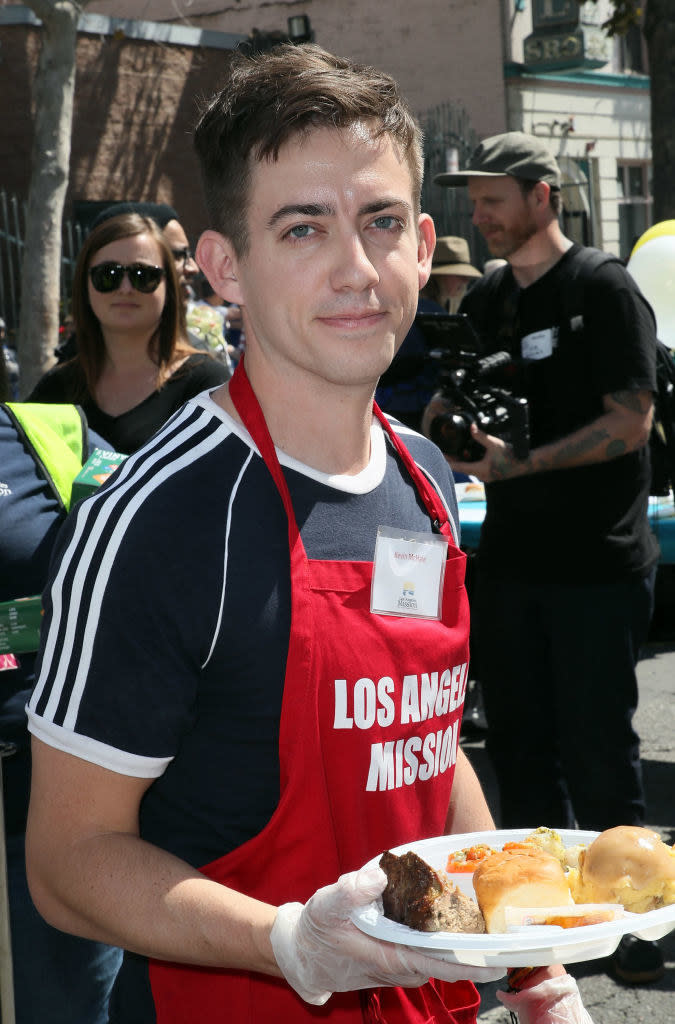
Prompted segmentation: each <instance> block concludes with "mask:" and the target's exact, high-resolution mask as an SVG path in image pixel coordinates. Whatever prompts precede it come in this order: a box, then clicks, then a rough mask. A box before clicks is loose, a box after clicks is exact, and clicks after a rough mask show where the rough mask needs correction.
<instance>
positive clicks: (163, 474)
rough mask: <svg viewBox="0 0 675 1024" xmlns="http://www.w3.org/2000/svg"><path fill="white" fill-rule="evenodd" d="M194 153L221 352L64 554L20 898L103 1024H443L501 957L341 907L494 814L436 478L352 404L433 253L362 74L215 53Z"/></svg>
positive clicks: (434, 455) (402, 115)
mask: <svg viewBox="0 0 675 1024" xmlns="http://www.w3.org/2000/svg"><path fill="white" fill-rule="evenodd" d="M196 145H197V150H198V154H199V157H200V160H201V164H202V170H203V175H204V181H205V186H206V195H207V204H208V207H209V211H210V216H211V219H212V222H213V224H214V226H215V229H214V230H209V231H206V232H205V233H204V234H203V235H202V237H201V239H200V242H199V245H198V249H197V257H198V261H199V264H200V266H201V268H202V269H203V271H204V272H205V274H206V275H207V277H208V279H209V281H210V282H211V284H212V285H213V287H214V289H215V291H216V292H217V293H218V294H219V295H222V296H224V297H225V298H226V299H227V300H228V301H230V302H235V303H236V304H237V305H238V306H240V307H241V309H242V311H243V317H244V324H245V329H246V339H247V344H246V355H245V359H244V360H242V361H241V362H240V363H239V365H238V367H237V371H236V373H235V375H234V377H233V378H232V380H231V381H230V382H229V383H228V385H227V386H226V387H224V388H222V389H219V390H216V391H215V392H212V393H210V394H204V395H201V396H199V397H198V398H196V399H195V400H194V401H192V402H189V403H188V404H187V405H186V406H185V407H184V408H183V410H181V411H180V412H179V413H178V414H177V415H176V416H175V417H174V419H173V420H172V421H171V422H170V423H168V424H167V425H166V427H165V428H164V429H163V430H162V431H161V432H160V433H159V434H158V435H157V436H156V437H155V438H154V439H153V440H152V442H151V443H149V444H148V445H146V446H145V447H144V448H143V449H141V451H140V452H139V453H137V455H136V456H134V457H132V458H130V459H129V460H128V461H127V463H125V465H124V467H122V469H121V470H119V471H118V474H117V477H116V479H115V481H114V483H112V484H111V485H110V486H108V487H106V488H105V489H104V490H103V492H102V493H101V494H100V495H99V496H98V497H97V498H96V499H95V500H94V501H85V502H84V503H83V504H82V505H80V506H79V508H78V510H77V512H76V515H75V520H74V522H73V526H72V529H70V530H69V531H67V532H66V534H65V535H64V537H63V540H62V544H61V553H60V560H58V561H57V564H56V565H55V568H54V572H53V577H52V583H51V586H50V588H49V591H48V593H47V596H46V628H45V631H44V641H43V648H42V656H41V666H40V674H39V682H38V685H37V687H36V689H35V692H34V694H33V697H32V699H31V703H30V709H29V715H30V723H31V729H32V731H33V733H34V783H33V786H34V788H33V797H32V811H31V821H30V825H29V853H28V862H29V870H30V876H31V883H32V887H33V893H34V897H35V899H36V901H37V903H38V904H39V906H40V907H41V910H42V912H43V913H44V914H45V915H46V916H48V917H49V918H50V920H52V921H53V922H54V923H56V924H57V925H58V926H59V927H61V928H64V929H66V930H72V931H74V932H78V933H80V934H85V935H89V936H92V937H93V936H96V937H99V938H102V939H104V940H106V941H114V942H115V943H117V944H119V945H121V946H123V947H124V948H125V949H126V950H127V953H126V955H125V960H124V964H123V967H122V969H121V971H120V974H119V977H118V981H117V986H116V990H115V993H114V995H113V1003H112V1010H111V1021H113V1022H121V1021H123V1022H124V1024H131V1022H138V1024H140V1022H143V1024H147V1022H151V1021H158V1022H159V1024H179V1022H187V1021H193V1020H195V1019H196V1017H198V1018H199V1020H201V1021H206V1022H220V1021H222V1022H225V1021H228V1022H229V1021H248V1020H251V1021H264V1020H274V1021H276V1022H288V1024H291V1022H294V1024H295V1022H301V1021H305V1020H306V1021H311V1020H326V1021H331V1022H335V1024H351V1022H354V1024H356V1022H361V1021H380V1022H387V1024H416V1022H422V1021H427V1022H437V1024H441V1022H456V1024H460V1022H461V1024H470V1022H472V1021H475V1019H476V1013H477V1008H478V1003H479V1000H478V996H477V993H476V990H475V988H474V986H473V984H472V982H471V980H469V979H472V980H475V981H484V980H489V979H493V978H495V977H496V976H498V975H499V974H500V973H501V972H500V971H497V972H495V971H494V970H492V969H489V968H475V967H466V966H464V965H457V964H451V963H447V962H445V961H443V960H440V959H436V958H434V957H433V956H425V955H424V954H422V953H421V952H419V951H416V950H413V949H410V948H408V947H403V946H395V945H393V944H391V943H386V942H381V941H379V940H376V939H373V938H371V937H369V936H366V935H365V934H363V933H362V932H361V931H359V930H358V929H357V928H356V927H355V926H354V924H353V923H352V921H351V913H352V911H354V910H356V909H357V908H358V907H360V906H363V905H364V904H367V903H370V902H371V901H373V900H376V899H377V898H378V897H379V896H380V894H381V892H382V890H383V888H384V883H385V878H384V875H383V873H382V872H381V871H380V869H379V868H375V869H374V870H370V871H359V870H358V869H359V868H360V866H361V865H363V864H364V863H366V861H368V860H369V859H370V858H372V857H373V856H375V855H377V854H378V853H379V852H381V851H382V850H383V849H385V848H388V847H390V846H396V845H400V844H401V843H404V842H410V841H412V840H414V839H418V838H420V837H424V836H433V835H438V834H442V833H444V832H453V831H454V832H466V831H474V830H477V829H490V828H492V827H493V823H492V818H491V815H490V813H489V810H488V808H487V805H486V803H485V799H484V797H483V794H482V792H481V789H480V786H479V784H478V781H477V779H476V777H475V775H474V774H473V772H472V770H471V768H470V766H469V764H468V762H467V760H466V757H465V756H464V754H463V753H462V751H461V750H460V748H459V745H458V732H459V725H460V720H461V714H462V707H463V700H464V693H465V688H466V678H467V668H468V618H467V616H468V608H467V600H466V594H465V591H464V583H463V581H464V555H463V554H462V552H461V551H460V549H459V547H458V535H457V528H456V523H457V511H456V504H455V499H454V489H453V483H452V477H451V474H450V471H449V470H448V469H447V468H446V463H445V460H444V459H443V457H442V455H441V453H440V452H439V451H438V450H437V449H436V448H434V446H433V445H431V444H429V443H428V442H427V441H426V440H425V439H424V438H422V437H420V436H419V435H416V434H414V433H412V432H411V431H403V430H402V429H401V428H400V425H398V426H397V425H396V424H394V425H392V424H391V423H390V422H389V421H388V420H387V418H386V417H385V416H383V415H382V414H381V413H380V412H379V410H378V409H377V408H374V407H373V395H374V391H375V387H376V384H377V381H378V378H379V376H380V374H381V373H382V372H383V370H384V369H385V368H386V367H387V366H388V365H389V363H390V362H391V360H392V358H393V356H394V353H395V352H396V349H397V347H398V346H399V345H400V343H401V342H402V340H403V338H404V337H405V335H406V333H407V331H408V329H409V327H410V324H411V322H412V319H413V316H414V313H415V308H416V303H417V295H418V292H419V288H420V286H421V285H422V284H424V282H425V281H426V279H427V277H428V274H429V269H430V263H431V256H432V252H433V248H434V241H435V235H434V227H433V223H432V221H431V219H430V218H429V217H428V216H426V215H424V214H421V213H420V206H419V195H420V185H421V166H422V161H421V146H420V136H419V130H418V128H417V126H416V125H415V122H414V120H413V118H412V117H411V115H410V113H409V111H408V109H407V107H406V106H405V104H404V103H403V101H402V100H401V98H400V96H399V94H398V91H397V88H396V86H395V83H394V82H393V81H392V80H391V79H390V78H389V77H388V76H387V75H384V74H382V73H380V72H378V71H375V70H373V69H368V68H360V67H356V66H354V65H352V64H351V63H350V62H349V61H346V60H343V59H341V58H337V57H332V56H331V55H329V54H326V53H325V52H324V51H322V50H320V49H318V48H316V47H312V46H308V47H294V46H290V45H289V46H286V47H284V48H281V49H276V50H274V51H271V52H269V53H266V54H263V55H258V56H256V57H253V58H252V57H248V56H246V55H244V54H236V55H235V56H234V57H233V59H232V61H231V63H230V65H229V69H228V74H227V81H226V83H225V86H224V88H223V90H222V92H221V93H219V94H218V96H216V97H215V98H214V99H213V100H212V102H211V103H210V104H209V105H208V106H207V107H206V109H205V111H204V113H203V114H202V117H201V119H200V122H199V124H198V126H197V129H196ZM186 523H189V524H190V528H189V529H186V528H185V524H186ZM335 879H338V881H337V882H336V881H335ZM547 973H550V974H551V975H552V974H555V973H559V974H564V972H563V971H562V969H561V968H557V969H556V968H553V969H551V970H550V972H547ZM430 977H433V979H434V980H433V981H431V982H430V981H428V979H429V978H430ZM563 982H564V984H565V985H572V986H573V982H571V979H567V978H566V977H564V978H563ZM551 983H553V984H556V985H558V984H560V983H559V982H558V981H557V980H555V981H553V982H551V981H546V984H551ZM556 998H557V997H556ZM575 998H576V1000H577V1003H578V1007H579V1008H580V1002H579V1001H578V993H576V994H575ZM583 1012H584V1011H583V1010H582V1009H579V1013H580V1014H582V1013H583ZM533 1019H534V1018H533ZM556 1019H557V1018H556ZM565 1019H567V1020H569V1021H572V1020H583V1019H586V1020H587V1018H583V1017H582V1016H578V1017H568V1018H565ZM536 1020H537V1021H551V1020H553V1018H552V1017H551V1016H549V1014H548V1010H545V1011H542V1013H540V1014H539V1015H538V1016H537V1017H536Z"/></svg>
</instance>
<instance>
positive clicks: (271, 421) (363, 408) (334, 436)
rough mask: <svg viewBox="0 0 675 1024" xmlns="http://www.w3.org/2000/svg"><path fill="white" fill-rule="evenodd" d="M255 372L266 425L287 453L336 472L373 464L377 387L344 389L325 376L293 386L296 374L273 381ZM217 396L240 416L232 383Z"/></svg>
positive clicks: (355, 470)
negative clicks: (374, 395) (230, 386)
mask: <svg viewBox="0 0 675 1024" xmlns="http://www.w3.org/2000/svg"><path fill="white" fill-rule="evenodd" d="M251 376H252V377H253V380H252V382H251V383H252V387H253V390H254V391H255V393H256V397H257V398H258V401H259V402H260V405H261V408H262V411H263V415H264V416H265V422H266V424H267V429H268V430H269V432H270V435H271V437H272V440H273V441H274V444H275V445H276V447H277V448H279V449H280V450H281V451H283V452H284V453H285V454H286V455H289V456H290V457H291V458H294V459H297V461H298V462H301V463H303V465H306V466H310V467H311V468H312V469H316V470H319V471H320V472H322V473H328V474H331V475H346V476H355V475H356V474H357V473H360V472H362V471H363V470H364V469H365V468H366V467H367V466H368V463H369V461H370V428H371V424H372V416H373V401H372V399H373V390H374V389H368V388H360V389H356V388H344V389H340V388H336V387H335V386H334V385H330V384H326V383H325V382H321V381H320V380H319V381H313V382H312V384H311V386H308V384H307V382H304V381H303V382H299V386H298V387H294V386H293V381H292V380H286V381H282V380H281V379H279V380H277V381H275V383H274V385H273V386H272V385H270V383H269V382H268V381H267V380H266V379H264V380H261V378H260V375H259V374H251ZM213 398H214V400H215V401H216V402H217V403H218V404H219V405H220V406H221V407H222V408H223V409H225V411H226V412H228V413H230V415H231V416H233V417H234V418H235V419H237V420H241V417H240V416H239V415H238V413H237V411H236V409H235V408H234V404H233V402H232V399H231V398H230V396H229V392H228V390H227V386H225V387H223V388H221V389H220V390H219V391H218V392H216V393H215V394H214V395H213ZM280 398H281V400H279V399H280Z"/></svg>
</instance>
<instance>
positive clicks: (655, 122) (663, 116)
mask: <svg viewBox="0 0 675 1024" xmlns="http://www.w3.org/2000/svg"><path fill="white" fill-rule="evenodd" d="M643 31H644V36H645V40H646V42H647V51H648V53H649V74H650V79H651V106H652V110H651V119H652V125H651V127H652V161H653V169H654V185H653V193H654V223H655V224H658V223H659V222H660V221H662V220H672V219H673V218H675V174H673V167H674V166H675V75H673V68H674V67H675V3H673V0H648V2H647V8H646V12H645V21H644V30H643Z"/></svg>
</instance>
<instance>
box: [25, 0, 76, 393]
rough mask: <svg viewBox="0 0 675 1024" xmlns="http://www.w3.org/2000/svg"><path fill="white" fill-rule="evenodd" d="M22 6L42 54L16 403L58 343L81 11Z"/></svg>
mask: <svg viewBox="0 0 675 1024" xmlns="http://www.w3.org/2000/svg"><path fill="white" fill-rule="evenodd" d="M28 6H30V7H31V8H32V10H34V11H35V13H36V14H37V16H38V17H39V18H40V20H41V21H42V30H41V31H42V49H41V52H40V61H39V64H38V69H37V73H36V78H35V134H34V139H33V155H32V172H31V180H30V190H29V195H28V214H27V221H26V238H25V249H24V255H23V263H22V271H21V318H20V323H19V332H18V339H17V355H18V359H19V368H20V391H21V395H22V397H25V396H26V395H27V394H28V393H29V392H30V391H31V389H32V388H33V385H34V384H35V382H36V381H37V380H38V379H39V378H40V377H41V376H42V374H43V373H44V372H45V370H47V369H48V368H49V366H50V365H51V364H52V363H53V352H54V348H55V347H56V344H57V342H58V333H59V299H60V279H61V223H62V218H63V207H64V203H65V197H66V190H67V187H68V174H69V165H70V138H71V129H72V118H73V94H74V86H75V48H76V43H77V23H78V18H79V15H80V12H81V9H82V6H83V5H82V4H78V3H75V2H72V0H34V2H32V3H29V4H28Z"/></svg>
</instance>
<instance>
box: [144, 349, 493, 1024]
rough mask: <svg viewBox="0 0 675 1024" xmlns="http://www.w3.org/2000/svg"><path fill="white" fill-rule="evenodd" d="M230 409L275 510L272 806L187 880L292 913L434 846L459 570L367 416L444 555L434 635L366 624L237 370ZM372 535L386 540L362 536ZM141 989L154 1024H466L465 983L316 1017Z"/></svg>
mask: <svg viewBox="0 0 675 1024" xmlns="http://www.w3.org/2000/svg"><path fill="white" fill-rule="evenodd" d="M230 395H231V397H232V400H233V402H234V404H235V406H236V408H237V411H238V412H239V415H240V416H241V418H242V420H243V422H244V424H245V425H246V427H247V429H248V430H249V432H250V434H251V436H252V438H253V440H254V441H255V443H256V445H257V447H258V450H259V451H260V454H261V455H262V457H263V459H264V460H265V463H266V465H267V467H268V469H269V471H270V473H271V474H272V477H273V478H274V481H275V483H276V485H277V488H278V489H279V493H280V495H281V497H282V499H283V502H284V506H285V508H286V513H287V516H288V537H289V545H290V553H291V595H292V596H291V605H292V612H291V633H290V641H289V650H288V660H287V666H286V676H285V681H284V693H283V702H282V712H281V722H280V732H279V763H280V778H281V791H280V797H279V803H278V806H277V808H276V811H275V813H274V814H273V816H272V818H271V819H270V821H269V823H268V824H267V826H266V827H265V828H264V829H263V831H262V832H261V833H260V834H259V835H257V836H255V837H253V838H252V839H250V840H249V841H248V842H246V843H244V844H243V846H241V847H238V848H237V849H235V850H232V851H231V852H230V853H228V854H226V855H225V856H224V857H221V858H220V859H219V860H216V861H214V862H213V863H211V864H208V865H207V866H206V867H204V868H202V869H201V870H202V872H203V873H204V874H205V875H206V876H207V877H209V878H212V879H215V880H216V881H218V882H220V883H222V884H223V885H228V886H230V887H231V888H233V889H236V890H238V891H240V892H245V893H247V894H248V895H250V896H252V897H255V898H256V899H259V900H264V901H267V902H269V903H273V904H275V905H279V904H281V903H287V902H291V901H300V902H303V903H304V902H306V901H307V900H308V899H309V897H310V896H311V895H312V894H313V893H314V892H315V891H316V890H317V889H318V888H320V887H321V886H324V885H328V884H331V883H332V882H334V881H335V880H336V879H337V878H338V876H339V875H340V874H342V873H344V872H346V871H352V870H355V869H357V868H359V867H361V866H362V865H363V864H364V863H365V862H366V861H367V860H369V859H370V858H371V857H374V856H376V855H377V854H378V853H379V852H380V851H382V850H384V849H388V848H390V847H394V846H397V845H400V844H401V843H404V842H409V841H411V840H414V839H421V838H425V837H428V836H434V835H442V833H443V831H444V827H445V818H446V813H447V809H448V800H449V795H450V788H451V784H452V777H453V774H454V765H455V760H456V757H457V749H458V737H459V727H460V722H461V716H462V709H463V701H464V693H465V690H466V680H467V671H468V624H469V615H468V601H467V597H466V592H465V589H464V569H465V556H464V554H463V553H462V552H461V551H460V550H459V549H458V548H457V547H456V546H455V544H454V542H453V540H452V536H451V532H450V528H449V524H448V520H447V514H446V512H445V509H444V506H443V503H442V501H441V499H440V498H439V496H438V495H437V493H436V492H435V491H434V490H433V488H432V487H431V486H430V484H429V482H428V481H427V479H426V477H424V476H423V474H422V473H421V472H420V471H419V470H418V468H417V467H416V465H415V464H414V462H413V460H412V457H411V456H410V454H409V453H408V451H407V449H406V448H405V447H404V446H403V445H402V444H401V442H400V441H399V439H398V438H397V437H396V435H395V434H394V433H393V432H392V430H391V428H390V427H389V425H388V423H387V421H386V419H385V418H384V416H383V415H382V413H381V412H380V411H379V409H378V408H377V407H375V414H376V415H377V416H378V418H379V419H380V421H381V423H382V425H383V427H384V429H385V430H386V431H387V433H388V434H389V436H390V437H391V439H392V443H393V444H394V446H395V447H396V449H397V451H398V453H399V455H400V457H401V459H402V461H403V463H404V465H405V467H406V469H407V470H408V472H409V473H410V476H411V477H412V479H413V481H414V483H415V485H416V487H417V490H418V491H419V493H420V495H421V497H422V499H423V501H424V504H425V506H426V508H427V509H428V511H429V515H430V517H431V518H432V521H434V522H436V523H437V524H438V528H439V529H440V531H441V532H442V533H443V534H445V535H446V536H447V537H448V539H449V549H448V559H447V564H446V571H445V581H444V589H443V615H442V620H441V621H435V620H428V619H414V618H410V617H397V616H389V615H375V614H372V613H371V611H370V589H371V576H372V571H373V564H372V562H323V561H315V560H309V559H308V558H307V554H306V552H305V549H304V546H303V543H302V540H301V538H300V531H299V529H298V525H297V523H296V520H295V515H294V512H293V507H292V505H291V499H290V495H289V492H288V487H287V485H286V481H285V479H284V476H283V473H282V470H281V467H280V465H279V462H278V459H277V456H276V452H275V449H274V444H273V442H272V439H271V437H270V435H269V432H268V430H267V426H266V424H265V420H264V418H263V414H262V410H261V408H260V406H259V404H258V401H257V399H256V397H255V395H254V393H253V389H252V388H251V385H250V383H249V381H248V377H247V376H246V373H245V371H244V368H243V359H242V360H241V361H240V363H239V365H238V367H237V370H236V372H235V375H234V377H233V378H232V380H231V381H230ZM378 525H388V524H374V525H373V532H374V533H375V531H376V529H377V526H378ZM374 539H375V538H374V537H373V540H374ZM413 783H414V784H413ZM150 980H151V985H152V992H153V997H154V1001H155V1007H156V1012H157V1022H158V1024H194V1022H195V1021H197V1020H198V1021H200V1022H201V1024H221V1022H222V1024H225V1022H227V1024H249V1022H250V1024H261V1022H263V1021H270V1022H272V1021H273V1022H274V1024H300V1022H302V1021H312V1020H327V1021H330V1024H361V1022H362V1021H368V1022H373V1024H374V1022H386V1024H443V1022H448V1024H449V1022H454V1024H471V1022H473V1021H475V1020H476V1013H477V1009H478V1005H479V1002H480V1000H479V997H478V993H477V992H476V989H475V988H474V986H473V985H472V984H471V982H468V981H467V982H463V981H462V982H456V983H455V984H452V985H449V984H445V983H443V982H438V981H432V982H430V983H428V984H426V985H424V986H422V987H421V988H419V989H400V988H396V989H394V988H379V989H376V990H368V991H364V992H347V993H336V994H334V995H333V996H332V997H331V998H330V999H329V1001H328V1003H327V1004H326V1005H325V1006H323V1007H316V1006H310V1005H309V1004H307V1003H305V1002H303V1000H301V999H300V997H299V996H297V995H296V993H295V992H294V991H293V990H292V989H291V988H290V986H289V985H288V984H287V983H286V982H284V981H283V980H279V979H276V978H272V977H268V976H266V975H262V974H258V973H255V972H244V971H233V970H213V969H208V968H203V969H202V968H193V967H188V966H183V965H178V964H167V963H162V962H157V961H151V963H150Z"/></svg>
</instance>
